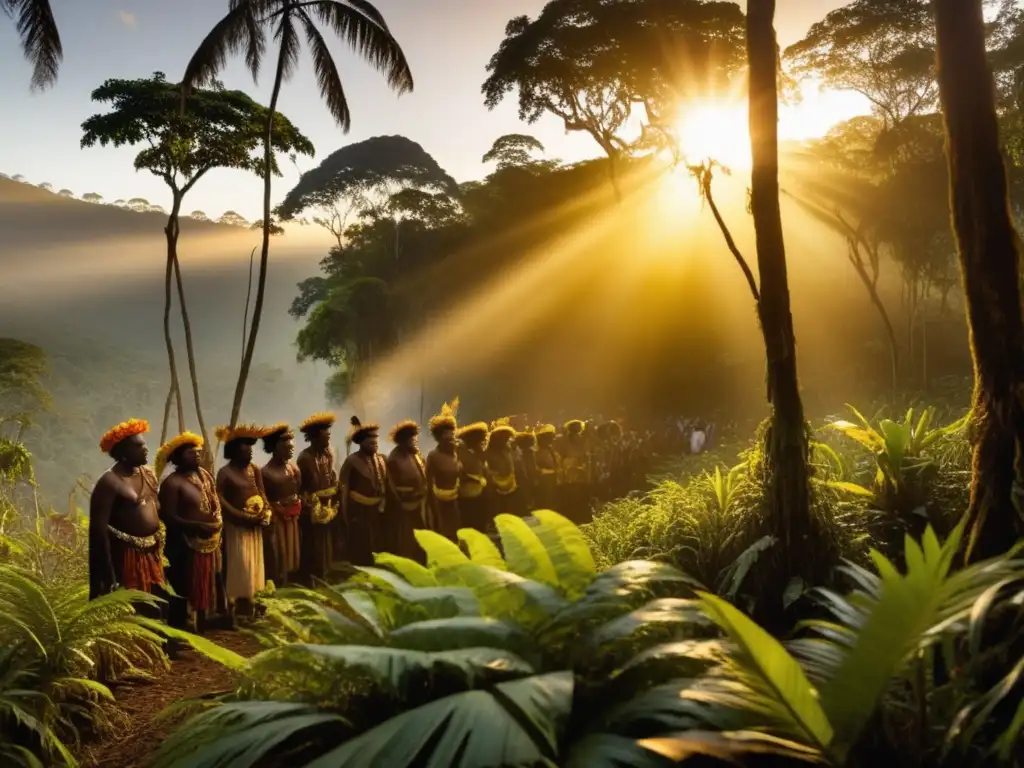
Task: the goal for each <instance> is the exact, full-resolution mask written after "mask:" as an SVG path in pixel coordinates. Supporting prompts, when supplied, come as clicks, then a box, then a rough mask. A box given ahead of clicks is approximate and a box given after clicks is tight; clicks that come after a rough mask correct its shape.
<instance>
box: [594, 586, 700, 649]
mask: <svg viewBox="0 0 1024 768" xmlns="http://www.w3.org/2000/svg"><path fill="white" fill-rule="evenodd" d="M666 634H672V635H674V636H675V639H677V640H681V639H684V638H692V637H708V636H710V635H713V634H715V624H714V622H712V621H711V620H710V619H708V617H707V614H705V613H704V611H703V610H702V609H701V603H700V601H699V600H685V599H682V598H678V597H664V598H661V599H660V600H652V601H651V602H649V603H647V604H646V605H644V606H643V607H641V608H637V609H636V610H635V611H631V612H630V613H627V614H626V615H624V616H619V617H618V618H615V619H612V620H611V621H609V622H608V623H606V624H604V625H602V626H600V627H598V628H597V629H596V630H594V631H593V633H592V634H591V635H590V637H589V638H588V639H589V641H590V643H591V644H592V647H594V648H596V649H605V650H602V651H598V652H599V653H607V652H609V651H610V650H611V648H613V647H615V646H617V645H618V644H620V643H622V642H628V641H631V640H632V641H635V640H636V639H637V637H638V636H642V637H647V636H649V635H654V636H656V637H664V636H665V635H666ZM666 639H667V638H666Z"/></svg>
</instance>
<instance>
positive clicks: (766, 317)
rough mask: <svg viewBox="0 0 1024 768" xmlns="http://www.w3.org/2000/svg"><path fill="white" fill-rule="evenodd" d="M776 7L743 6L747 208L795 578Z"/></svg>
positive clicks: (799, 504)
mask: <svg viewBox="0 0 1024 768" xmlns="http://www.w3.org/2000/svg"><path fill="white" fill-rule="evenodd" d="M774 19H775V0H750V1H749V2H748V4H747V58H748V62H749V71H750V155H751V159H752V161H753V167H752V170H751V178H750V208H751V214H752V215H753V218H754V232H755V237H756V243H757V265H758V272H759V273H760V277H761V286H760V287H761V299H760V302H759V303H758V309H759V314H760V319H761V331H762V333H763V334H764V344H765V352H766V355H767V386H768V402H769V403H770V404H771V407H772V413H771V423H770V427H769V429H768V432H767V434H766V436H765V454H766V459H767V463H768V471H769V474H770V477H769V479H768V493H769V503H770V509H771V514H772V524H773V526H774V528H775V535H776V536H777V537H778V539H779V540H780V542H781V543H782V546H783V551H784V556H783V560H784V563H785V567H786V572H787V573H788V574H790V575H792V574H794V573H797V572H799V571H800V564H801V560H802V557H803V553H804V552H806V547H807V544H808V542H807V541H805V539H806V537H807V536H808V534H809V532H810V528H811V526H810V478H809V473H808V465H807V461H808V451H809V444H808V435H807V424H806V422H805V420H804V411H803V404H802V402H801V400H800V388H799V381H798V379H797V367H796V337H795V335H794V332H793V317H792V314H791V313H790V306H789V282H788V277H787V273H786V247H785V242H784V241H783V236H782V214H781V211H780V208H779V155H778V150H779V138H778V122H779V104H778V80H777V77H778V53H777V51H778V47H777V45H776V41H775V27H774Z"/></svg>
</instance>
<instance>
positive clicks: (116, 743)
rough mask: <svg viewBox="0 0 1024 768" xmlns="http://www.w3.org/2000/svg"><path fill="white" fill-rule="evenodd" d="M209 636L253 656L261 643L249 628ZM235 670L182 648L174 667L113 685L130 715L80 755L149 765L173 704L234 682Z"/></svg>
mask: <svg viewBox="0 0 1024 768" xmlns="http://www.w3.org/2000/svg"><path fill="white" fill-rule="evenodd" d="M206 637H207V638H208V639H209V640H212V641H213V642H214V643H216V644H217V645H220V646H222V647H224V648H228V649H230V650H232V651H234V652H235V653H238V654H241V655H242V656H246V657H248V656H253V655H255V654H256V653H258V652H259V651H260V650H261V649H260V645H259V643H258V642H257V641H256V640H255V639H254V638H253V637H251V636H250V635H247V634H245V633H244V632H233V631H228V630H211V631H210V632H208V633H206ZM235 681H236V675H235V673H233V672H231V671H230V670H228V669H225V668H224V667H222V666H220V665H219V664H217V663H216V662H214V661H210V660H209V659H207V658H206V657H204V656H202V655H201V654H199V653H197V652H196V651H194V650H192V649H191V648H183V649H182V650H181V651H180V652H179V654H178V658H177V659H175V660H174V661H172V662H171V666H170V669H168V670H167V671H165V672H159V673H157V674H156V676H155V677H153V678H152V679H149V680H139V681H132V682H125V683H118V684H116V685H114V686H112V690H113V693H114V697H115V699H116V700H117V705H118V707H119V708H120V709H121V710H122V711H123V712H124V714H125V715H126V716H127V718H126V721H125V722H124V723H123V724H121V725H119V726H118V727H116V728H115V729H114V730H113V731H112V732H111V733H110V734H109V735H108V736H107V737H106V738H104V739H101V740H98V741H95V742H92V743H86V744H84V745H83V746H82V748H81V750H80V752H79V754H78V759H79V761H80V763H81V765H82V766H83V768H146V767H147V766H148V765H149V764H150V760H151V758H152V756H153V753H154V752H155V751H156V748H157V747H158V746H160V742H161V741H163V740H164V738H166V737H167V735H168V734H169V733H170V732H171V731H172V730H173V729H174V727H175V724H174V723H158V722H156V720H157V716H158V715H159V714H160V713H161V712H162V711H163V710H164V709H166V708H167V707H168V706H170V705H171V704H174V703H176V702H179V701H183V700H185V699H191V698H196V697H199V696H203V695H204V694H209V693H214V692H218V691H224V690H227V689H230V688H232V687H233V685H234V683H235Z"/></svg>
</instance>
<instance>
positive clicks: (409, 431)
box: [388, 419, 420, 444]
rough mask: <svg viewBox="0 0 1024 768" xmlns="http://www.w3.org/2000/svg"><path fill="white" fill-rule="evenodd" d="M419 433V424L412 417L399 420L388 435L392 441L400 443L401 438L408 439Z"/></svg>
mask: <svg viewBox="0 0 1024 768" xmlns="http://www.w3.org/2000/svg"><path fill="white" fill-rule="evenodd" d="M419 433H420V425H419V424H417V423H416V422H415V421H413V420H412V419H405V420H404V421H400V422H398V423H397V424H395V426H393V427H392V428H391V433H390V434H389V435H388V437H389V438H390V439H391V442H392V443H396V444H397V443H400V442H402V441H403V440H408V439H409V438H410V437H412V436H413V435H418V434H419Z"/></svg>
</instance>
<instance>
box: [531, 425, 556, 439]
mask: <svg viewBox="0 0 1024 768" xmlns="http://www.w3.org/2000/svg"><path fill="white" fill-rule="evenodd" d="M533 433H534V434H535V435H536V436H537V437H540V436H541V435H554V434H557V433H558V430H556V429H555V425H554V424H541V425H540V426H538V427H537V428H536V429H535V430H534V431H533Z"/></svg>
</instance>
